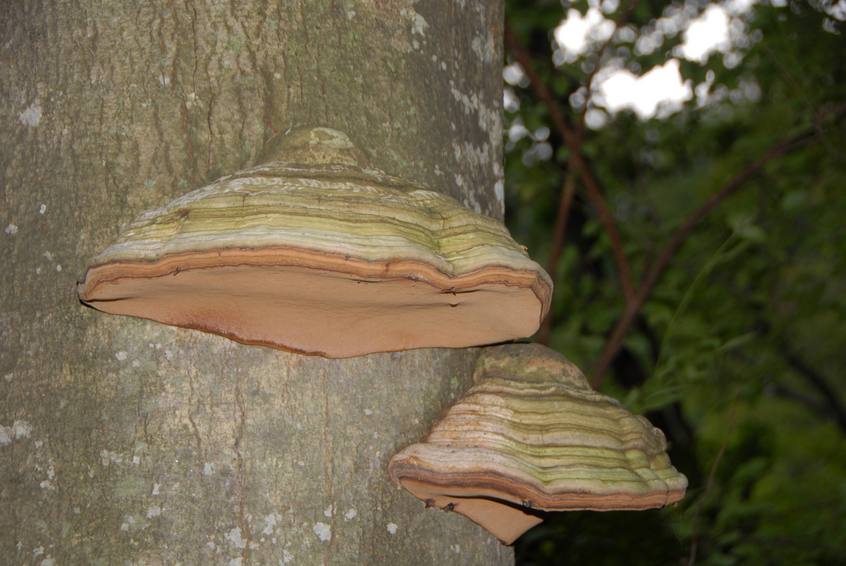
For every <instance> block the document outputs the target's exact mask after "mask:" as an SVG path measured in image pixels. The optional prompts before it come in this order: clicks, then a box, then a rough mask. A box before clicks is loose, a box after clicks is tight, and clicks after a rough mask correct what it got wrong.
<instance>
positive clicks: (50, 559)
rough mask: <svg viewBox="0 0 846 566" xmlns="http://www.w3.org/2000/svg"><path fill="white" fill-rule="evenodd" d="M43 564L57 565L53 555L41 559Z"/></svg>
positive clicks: (48, 565)
mask: <svg viewBox="0 0 846 566" xmlns="http://www.w3.org/2000/svg"><path fill="white" fill-rule="evenodd" d="M41 566H56V561H55V560H53V557H52V556H48V557H47V558H45V559H44V560H42V561H41Z"/></svg>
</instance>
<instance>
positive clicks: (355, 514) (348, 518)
mask: <svg viewBox="0 0 846 566" xmlns="http://www.w3.org/2000/svg"><path fill="white" fill-rule="evenodd" d="M356 517H358V511H356V510H355V509H354V508H351V509H347V512H346V513H344V520H345V521H352V520H353V519H355V518H356Z"/></svg>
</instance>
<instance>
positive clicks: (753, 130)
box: [506, 0, 846, 565]
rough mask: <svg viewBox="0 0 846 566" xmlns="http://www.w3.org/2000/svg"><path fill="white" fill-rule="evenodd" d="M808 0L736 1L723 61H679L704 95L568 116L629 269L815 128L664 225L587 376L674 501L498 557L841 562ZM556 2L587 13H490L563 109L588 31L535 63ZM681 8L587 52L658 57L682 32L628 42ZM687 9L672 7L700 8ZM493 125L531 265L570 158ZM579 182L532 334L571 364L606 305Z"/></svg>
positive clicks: (525, 109)
mask: <svg viewBox="0 0 846 566" xmlns="http://www.w3.org/2000/svg"><path fill="white" fill-rule="evenodd" d="M628 5H629V4H628V3H627V2H625V1H623V2H621V5H620V7H619V8H618V9H617V10H616V12H614V13H612V14H609V15H607V17H610V18H617V17H620V14H621V13H623V12H625V11H626V10H627V7H628ZM822 5H826V4H824V3H802V2H793V1H791V2H788V3H787V5H786V6H784V7H777V6H773V5H770V4H767V3H764V2H761V3H758V4H755V5H754V6H753V7H752V9H751V10H750V11H749V12H748V13H746V14H745V15H743V16H740V17H739V21H740V20H742V22H743V34H742V36H743V37H745V38H746V40H745V42H743V41H741V43H740V45H739V46H736V47H735V48H734V52H735V54H736V57H735V59H734V60H732V58H731V57H727V56H723V55H722V54H720V53H714V54H712V55H711V56H710V57H709V58H708V59H707V60H706V61H705V62H704V63H699V62H693V61H685V60H682V61H681V72H682V74H683V77H684V78H685V79H689V80H690V81H691V86H692V87H693V88H695V87H696V86H697V85H701V84H703V83H705V82H706V81H710V86H709V92H710V93H712V97H711V98H710V99H709V101H708V102H707V103H706V104H699V103H697V101H696V100H695V98H694V100H691V101H689V102H688V103H686V104H685V105H684V106H683V108H681V109H680V110H678V111H677V112H675V113H672V114H670V115H669V116H666V117H664V118H651V119H648V120H641V119H639V118H638V117H636V116H635V115H634V114H633V113H631V112H628V111H623V112H620V113H618V114H616V115H614V116H611V115H608V114H606V117H607V118H608V122H607V123H606V124H605V125H604V127H602V128H600V129H597V130H586V133H585V137H584V141H583V147H582V150H583V153H584V155H585V156H586V157H587V159H588V160H589V163H590V166H591V168H592V170H593V172H594V173H595V175H596V177H597V178H598V180H599V182H600V185H601V186H602V190H603V192H604V195H605V198H606V200H607V202H608V204H609V207H610V209H611V211H612V213H613V215H614V218H615V221H616V224H617V226H618V228H619V230H620V232H621V236H622V239H623V243H624V250H625V252H626V255H627V257H628V258H629V260H630V262H631V264H632V268H633V270H634V272H635V275H636V277H635V280H636V282H637V281H639V280H640V277H641V276H642V274H643V273H644V272H645V270H646V269H647V268H648V267H649V266H650V265H652V262H654V259H655V256H656V254H657V253H658V252H659V250H660V249H661V248H662V247H663V246H664V245H665V243H666V242H667V241H668V240H669V238H670V237H671V234H672V233H673V231H674V230H676V229H677V228H678V227H679V226H680V225H681V224H682V223H683V221H684V219H685V218H686V217H687V216H688V215H689V214H690V213H691V212H692V211H693V210H695V209H696V208H697V207H698V206H700V205H701V204H702V203H704V202H705V201H706V200H707V199H708V198H709V197H710V196H712V195H714V194H715V193H716V192H717V191H719V190H720V189H721V188H722V187H723V186H725V185H726V183H728V182H729V180H731V179H732V178H733V177H734V176H735V175H737V174H738V173H739V172H741V171H742V170H743V169H744V168H745V167H747V166H748V165H749V164H751V163H753V162H754V161H755V160H757V159H759V158H760V157H761V156H762V155H764V154H765V153H766V152H767V151H768V150H769V149H770V148H771V147H773V145H774V144H776V143H777V142H779V141H780V140H784V139H787V138H789V137H790V136H793V135H795V134H797V133H798V132H802V131H805V130H807V129H809V128H813V127H816V128H817V131H818V133H819V135H818V137H817V138H816V139H815V140H814V141H813V143H809V144H806V145H804V146H802V147H801V148H798V149H795V150H792V151H790V152H789V153H788V154H787V155H785V156H782V157H777V158H775V159H772V160H771V161H769V162H768V164H767V165H766V166H765V167H764V168H763V170H762V171H761V172H760V173H759V174H757V175H753V176H752V177H751V178H749V179H747V180H746V181H745V182H744V183H743V185H742V187H741V189H740V190H739V191H738V192H737V193H736V194H735V195H734V196H732V197H730V198H729V199H727V200H725V201H724V202H722V203H721V204H720V206H718V207H717V208H716V209H715V210H713V211H712V212H710V213H709V214H708V215H707V217H706V218H705V219H704V220H703V221H702V222H701V223H700V224H699V225H698V226H697V227H696V228H695V229H694V231H693V232H692V233H691V234H690V236H689V237H687V238H686V239H685V241H684V244H683V245H682V246H681V248H680V249H679V251H678V253H677V254H676V255H675V256H674V257H673V258H672V260H671V261H670V264H669V266H668V267H667V269H666V270H665V271H664V272H663V274H662V276H661V278H660V280H659V282H658V284H657V286H656V287H655V289H654V290H653V292H652V293H651V294H650V296H649V297H648V299H647V301H646V302H645V304H644V306H643V307H642V309H641V310H640V313H639V318H638V321H637V323H636V324H635V325H634V326H633V328H632V329H631V331H630V332H629V334H628V335H627V337H626V339H625V343H624V347H623V351H622V353H621V354H620V355H619V356H618V358H617V361H616V363H615V364H614V366H613V367H612V371H611V378H612V379H609V380H607V382H606V384H605V389H606V392H608V393H609V394H613V395H615V396H616V397H617V398H619V399H621V400H622V401H623V402H624V403H625V404H626V405H627V406H629V407H630V408H631V409H632V410H635V411H638V412H642V413H646V414H647V415H648V416H649V417H650V418H651V419H652V420H653V422H654V423H655V424H656V425H658V426H660V427H661V428H663V429H664V431H665V433H666V434H667V436H668V440H669V442H670V447H671V458H673V460H674V462H675V463H676V464H677V466H678V467H679V468H680V469H681V471H683V472H684V473H685V474H686V475H687V476H688V477H689V478H690V480H691V484H690V488H689V491H688V495H687V497H686V499H685V500H684V501H683V502H682V503H681V504H680V505H678V506H676V507H674V508H672V509H666V510H661V511H652V512H646V513H639V514H637V515H635V514H632V513H601V514H595V513H569V514H558V515H555V516H551V517H550V518H549V520H548V521H547V522H546V523H544V524H543V525H542V526H540V527H537V528H536V529H534V530H533V531H530V532H529V533H527V535H525V536H524V537H523V539H521V541H520V542H519V543H518V563H521V564H582V563H584V564H619V563H626V564H678V563H683V564H689V563H698V564H714V565H723V564H791V565H793V564H837V563H844V562H846V529H844V528H843V525H844V524H846V420H844V419H843V414H842V411H843V410H844V409H843V407H844V405H846V401H845V400H844V399H846V383H844V378H843V373H842V371H843V367H844V362H846V243H844V219H846V155H844V153H846V152H845V151H844V146H843V141H842V140H846V125H844V124H846V119H843V113H844V110H846V56H844V55H846V29H844V24H843V22H840V21H838V20H836V19H835V18H833V17H831V16H830V15H828V14H827V13H826V11H825V10H823V9H822V8H821V7H820V6H822ZM571 6H572V7H574V8H575V9H578V10H580V11H581V12H583V13H584V12H585V11H586V10H587V8H588V6H587V3H585V2H582V3H578V2H577V3H573V4H572V5H566V7H565V8H562V7H561V5H560V4H558V3H557V2H538V3H530V2H525V1H524V2H517V1H516V0H514V1H511V2H509V4H508V8H507V13H508V17H509V23H510V25H511V28H512V30H513V31H514V33H515V35H516V36H517V37H518V38H519V40H520V41H521V43H522V44H523V45H525V46H527V47H528V48H529V49H530V51H531V53H532V55H533V57H534V59H535V63H536V65H535V66H536V69H537V70H538V72H539V73H540V75H541V77H542V78H543V80H545V81H547V84H549V85H551V86H552V88H553V90H554V92H555V93H556V95H557V96H558V98H559V104H560V106H561V107H562V108H563V109H564V110H565V112H566V113H567V114H568V116H569V119H570V121H571V122H572V123H578V120H579V116H580V108H578V107H573V106H571V104H570V103H571V101H573V100H574V99H573V98H572V97H570V94H572V93H574V92H576V91H577V89H578V88H579V87H580V86H581V85H584V84H585V81H586V80H587V76H588V73H589V72H590V69H591V68H592V66H593V65H595V64H596V57H597V51H598V48H599V45H598V44H594V45H593V46H592V47H591V49H589V50H588V51H587V52H586V53H584V54H583V55H582V56H581V57H580V58H579V59H577V60H576V61H574V62H572V63H564V64H562V65H561V66H559V67H557V68H556V67H555V66H554V65H553V64H552V61H551V55H552V50H553V49H554V46H552V44H551V41H552V35H551V34H552V30H553V28H554V27H555V26H556V25H557V24H558V23H559V22H560V20H561V19H562V18H563V17H565V16H566V10H567V9H569V8H570V7H571ZM683 6H684V4H682V3H678V2H677V3H665V2H657V1H647V0H642V1H640V2H638V3H637V7H636V9H635V10H634V11H633V12H632V13H631V14H630V16H629V21H628V25H629V26H630V27H631V28H632V29H633V30H634V32H635V35H634V38H631V37H629V38H622V37H619V36H617V37H616V38H615V39H614V40H613V41H612V42H611V43H610V44H609V46H608V49H607V50H606V51H605V52H604V54H603V63H605V62H607V61H608V60H610V59H611V58H614V59H615V60H617V61H618V63H619V64H620V65H622V66H623V67H624V68H627V69H630V70H632V71H633V72H637V73H641V74H642V73H643V72H645V71H647V70H649V69H650V68H651V67H653V66H654V65H660V64H663V63H664V62H666V61H667V60H668V59H669V58H670V57H673V56H674V51H673V49H674V48H675V47H676V46H678V45H679V43H680V42H681V41H682V40H683V36H682V33H681V31H678V30H677V31H676V32H675V33H667V34H665V37H664V38H663V42H662V44H661V46H660V47H659V48H657V49H655V50H653V51H651V52H649V53H640V54H638V52H637V50H636V49H635V48H634V46H635V45H636V43H637V40H638V38H639V37H641V36H643V35H644V34H647V33H651V32H652V31H654V29H655V27H656V19H657V18H659V17H661V16H662V15H664V16H666V15H667V14H668V13H670V12H671V11H672V10H674V9H677V8H681V7H683ZM689 7H696V9H695V10H692V12H691V15H692V16H693V15H695V13H697V12H700V13H701V11H702V10H704V8H705V4H704V3H699V4H696V3H692V4H690V5H689ZM511 88H512V89H513V91H514V93H515V95H516V96H517V98H518V100H519V103H520V108H519V110H518V111H517V112H516V113H509V114H507V116H506V126H507V127H508V126H509V125H510V124H515V123H522V124H523V125H525V127H526V128H527V129H528V130H529V131H531V132H534V131H536V130H537V129H538V128H543V127H548V128H550V129H553V130H554V128H553V125H552V124H551V123H549V114H548V111H547V109H546V108H545V107H544V106H543V105H542V104H541V103H539V102H538V100H537V99H536V98H535V97H534V95H533V93H532V91H531V89H530V88H528V87H527V86H512V87H511ZM597 110H601V109H599V108H597ZM838 113H839V114H838ZM838 115H839V116H840V117H839V118H837V119H832V116H838ZM509 121H510V124H509ZM507 141H508V151H507V154H506V168H507V169H506V170H507V184H506V187H507V194H506V198H507V206H508V216H507V222H508V224H509V227H510V228H511V230H512V233H513V234H514V235H515V237H516V238H517V239H518V241H521V242H524V243H526V244H527V245H528V246H529V248H530V250H531V252H532V255H533V256H534V257H535V258H537V259H538V260H539V261H541V262H542V263H544V264H546V262H547V258H548V257H549V254H550V252H551V250H552V248H553V243H552V241H551V240H552V226H553V223H554V221H555V216H556V212H557V209H558V199H559V195H560V193H561V185H562V183H563V180H564V176H565V171H566V164H567V159H568V155H569V153H568V151H567V149H566V148H564V147H563V144H562V143H561V140H560V139H559V137H558V136H557V135H556V134H555V133H554V132H553V134H552V135H551V136H550V138H549V139H548V140H539V139H533V138H532V136H531V135H529V136H524V137H522V138H521V139H519V140H507ZM540 143H549V144H551V145H552V149H553V151H552V157H551V158H550V159H549V160H543V159H537V158H536V157H535V156H534V152H535V150H534V149H533V148H536V146H537V145H538V144H540ZM527 156H528V157H527ZM584 195H585V193H584V191H583V190H582V187H581V185H580V186H579V189H578V191H577V197H576V200H575V203H574V210H573V212H572V214H571V216H570V218H569V224H568V230H567V237H566V241H565V246H564V249H563V253H562V255H561V258H560V260H559V262H558V265H557V267H556V271H555V273H554V274H552V275H553V277H554V279H555V284H556V289H555V297H554V300H553V305H552V312H553V316H554V325H553V328H552V333H551V337H550V345H551V346H552V347H554V348H556V349H557V350H559V351H561V352H563V353H564V354H565V355H567V356H568V357H569V358H570V359H572V360H573V361H574V362H576V363H578V364H579V365H581V366H582V367H584V368H585V369H587V368H589V367H591V365H592V363H593V362H595V361H596V360H597V358H598V356H599V354H600V352H601V350H602V347H603V345H604V344H605V342H606V340H607V337H608V334H609V332H610V329H611V328H612V327H613V325H614V323H615V322H616V320H617V319H618V318H619V317H620V315H621V313H622V311H623V306H624V301H623V298H622V293H621V291H620V289H621V287H620V283H619V279H618V274H617V271H616V267H615V264H614V261H613V253H612V247H611V243H610V240H609V238H608V236H607V234H606V233H605V231H604V230H603V228H602V226H601V225H600V223H599V222H598V219H597V215H596V211H595V210H594V209H593V208H592V207H591V206H590V205H589V203H588V202H587V199H586V198H585V196H584ZM839 412H840V413H839Z"/></svg>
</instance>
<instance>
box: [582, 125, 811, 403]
mask: <svg viewBox="0 0 846 566" xmlns="http://www.w3.org/2000/svg"><path fill="white" fill-rule="evenodd" d="M818 138H819V134H818V131H817V129H815V128H814V129H809V130H806V131H804V132H802V133H801V134H798V135H796V136H792V137H790V138H787V139H785V140H782V141H780V142H778V143H776V144H774V145H772V146H771V147H770V149H769V150H767V152H766V153H764V155H762V156H761V157H759V158H758V159H757V160H755V161H754V162H753V163H751V164H750V165H748V166H746V168H744V169H743V170H742V171H741V172H740V173H738V174H737V175H735V176H734V177H732V179H731V180H729V182H728V183H726V184H725V185H724V186H723V188H722V189H720V190H719V191H717V192H716V193H715V194H714V195H713V196H712V197H711V198H710V199H708V201H706V202H705V204H703V205H702V206H700V207H699V208H698V209H696V210H695V211H693V213H691V214H690V215H689V216H688V217H687V219H686V220H685V221H684V223H683V224H682V225H681V226H680V227H679V228H677V229H676V231H675V232H673V234H672V236H670V239H669V241H668V242H667V243H666V245H665V246H664V247H663V249H662V250H661V253H660V254H659V255H658V259H656V260H655V262H654V263H653V264H652V267H650V268H649V270H648V271H647V272H646V275H645V276H644V278H643V281H642V282H641V284H640V287H639V288H638V291H637V294H636V295H635V298H634V300H633V301H632V302H630V303H628V304H627V305H626V308H625V310H624V311H623V315H622V316H621V317H620V319H619V320H617V324H616V325H615V326H614V329H613V330H612V331H611V336H610V337H609V338H608V341H607V342H606V343H605V347H604V348H603V350H602V354H601V355H600V356H599V360H598V361H597V363H596V364H595V365H594V367H593V371H592V372H591V375H592V376H593V377H592V385H593V386H594V387H595V388H599V387H601V386H602V382H603V380H604V376H605V372H606V371H607V370H608V367H609V366H610V365H611V362H612V361H613V360H614V357H615V356H616V355H617V352H619V351H620V348H621V347H622V345H623V340H624V339H625V337H626V335H627V334H628V332H629V329H630V328H631V326H632V323H633V322H634V320H635V318H636V317H637V315H638V313H639V312H640V309H641V307H643V304H644V303H645V302H646V300H647V299H648V298H649V296H650V295H651V293H652V290H653V289H654V288H655V285H656V284H657V283H658V280H659V279H660V277H661V275H662V274H663V273H664V270H665V269H666V268H667V265H669V263H670V259H672V257H673V256H674V255H675V253H676V252H677V251H678V249H679V248H680V247H681V246H682V244H683V243H684V242H685V240H686V239H687V237H688V236H689V235H690V233H691V232H692V231H693V229H694V228H695V227H696V225H697V224H699V222H701V221H702V219H703V218H705V216H707V215H708V213H709V212H711V211H712V210H714V209H715V208H717V206H719V204H720V203H721V202H723V201H724V200H725V199H727V198H728V197H730V196H732V195H733V194H735V193H736V192H737V191H739V190H740V189H741V188H742V187H743V186H744V185H745V183H746V182H747V181H748V180H749V179H751V178H753V177H755V176H756V175H758V174H759V173H760V172H761V171H762V170H763V168H764V166H766V165H767V163H769V162H770V161H772V160H774V159H776V158H779V157H782V156H784V155H786V154H788V153H790V152H792V151H795V150H797V149H799V148H800V147H803V146H804V145H806V144H808V143H809V142H811V141H814V140H816V139H818Z"/></svg>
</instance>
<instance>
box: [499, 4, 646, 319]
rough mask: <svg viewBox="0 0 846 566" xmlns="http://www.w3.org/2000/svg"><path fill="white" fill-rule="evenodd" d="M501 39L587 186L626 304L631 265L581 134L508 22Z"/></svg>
mask: <svg viewBox="0 0 846 566" xmlns="http://www.w3.org/2000/svg"><path fill="white" fill-rule="evenodd" d="M505 42H506V45H507V46H508V50H509V51H510V52H511V56H512V57H513V58H514V60H515V61H517V62H518V63H519V64H520V66H521V67H522V68H523V72H524V73H525V74H526V77H527V78H528V79H529V83H530V84H531V86H532V90H533V91H534V93H535V96H537V97H538V99H539V100H540V101H541V102H542V103H543V105H544V106H545V107H546V110H547V112H548V113H549V118H550V120H552V125H553V126H554V127H555V130H556V131H557V132H558V135H559V136H560V137H561V139H562V140H563V141H564V144H565V145H566V146H567V148H568V149H569V150H570V154H571V155H572V159H573V166H574V167H575V169H576V170H577V171H578V172H579V176H580V177H581V179H582V184H584V186H585V189H587V196H588V200H590V203H591V205H592V206H593V207H594V208H595V209H596V212H597V214H598V215H599V221H600V222H601V223H602V226H603V228H604V229H605V232H606V233H607V234H608V239H609V240H611V249H612V251H613V254H614V261H615V262H616V264H617V272H618V276H619V278H620V286H621V287H622V289H623V296H624V297H625V298H626V303H629V302H631V300H632V299H633V298H634V296H635V290H634V279H633V278H632V272H631V268H630V267H629V263H628V261H627V260H626V256H625V253H624V252H623V244H622V240H621V239H620V233H619V232H618V231H617V226H616V224H615V223H614V217H613V215H612V214H611V210H610V209H609V208H608V204H607V203H606V202H605V197H603V196H602V191H601V190H600V188H599V182H598V181H597V180H596V177H594V175H593V171H591V168H590V167H589V166H588V164H587V161H585V158H584V155H583V154H582V140H581V135H579V131H578V128H577V127H575V126H572V125H571V124H570V123H569V122H568V120H567V117H566V116H565V115H564V113H563V112H562V111H561V107H560V105H559V104H558V101H557V100H556V98H555V95H554V94H553V93H552V91H550V90H549V87H547V85H546V83H545V82H544V81H543V79H541V77H540V75H538V73H537V71H535V68H534V64H533V62H532V57H531V55H529V53H528V51H526V49H525V48H524V47H523V46H522V45H520V42H519V41H517V38H516V37H515V36H514V33H513V32H512V31H511V27H510V26H509V25H508V21H506V22H505Z"/></svg>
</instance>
